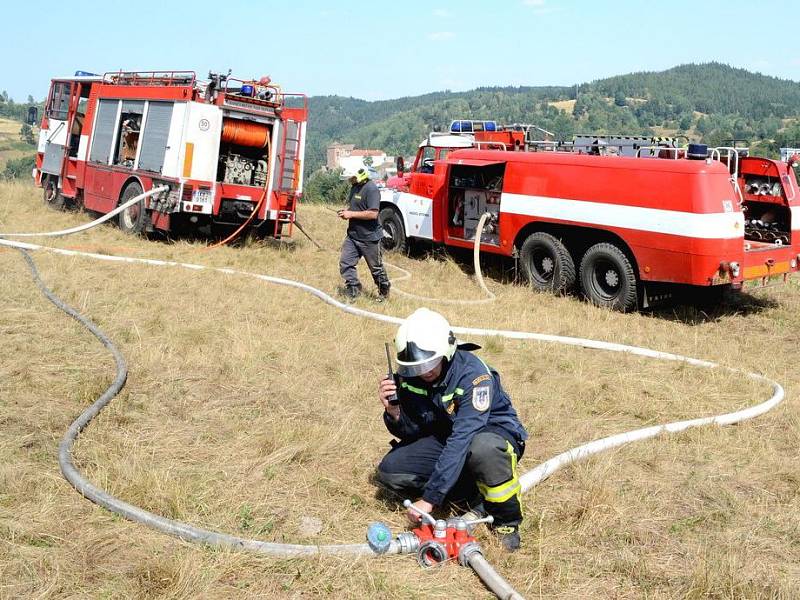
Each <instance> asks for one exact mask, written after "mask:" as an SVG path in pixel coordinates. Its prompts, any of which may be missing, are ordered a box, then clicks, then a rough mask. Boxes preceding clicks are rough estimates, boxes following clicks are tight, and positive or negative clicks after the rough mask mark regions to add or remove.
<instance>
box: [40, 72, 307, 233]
mask: <svg viewBox="0 0 800 600" xmlns="http://www.w3.org/2000/svg"><path fill="white" fill-rule="evenodd" d="M209 76H210V77H209V81H203V82H201V81H198V80H197V78H196V76H195V73H194V72H192V71H150V72H122V71H120V72H116V73H106V74H104V75H102V76H100V75H94V74H91V73H84V72H80V71H79V72H77V73H76V75H75V76H74V77H66V78H58V79H54V80H52V83H51V86H50V93H49V95H48V99H47V102H46V105H45V112H44V115H43V117H42V124H41V132H40V136H39V144H38V153H37V160H36V168H35V170H34V173H33V176H34V178H35V180H36V183H37V184H38V185H40V186H41V187H42V188H43V189H44V200H45V202H46V203H48V204H50V205H52V206H54V207H61V206H63V205H64V203H65V201H67V200H69V201H70V202H72V203H75V204H78V205H83V206H84V207H85V208H87V209H89V210H92V211H96V212H99V213H107V212H110V211H111V210H113V209H114V208H116V207H117V206H118V205H119V204H120V203H122V202H125V201H127V200H129V199H132V198H134V197H135V196H137V195H139V194H141V193H142V192H145V191H148V190H150V189H152V188H154V187H156V186H159V185H166V186H168V188H169V190H168V192H165V193H162V194H160V195H159V196H158V197H151V198H148V199H145V200H142V201H141V202H139V203H136V204H134V205H133V206H131V207H129V208H128V209H126V210H124V211H123V212H122V213H120V215H119V225H120V227H121V228H122V229H123V230H125V231H128V232H130V233H141V232H143V231H149V230H153V229H160V230H164V231H170V230H173V229H175V228H176V227H177V226H179V225H183V226H189V227H192V226H201V225H205V224H209V223H211V224H231V225H236V224H240V223H242V222H244V221H245V220H247V219H248V218H250V216H251V215H252V216H253V218H254V219H255V224H256V225H258V226H261V227H262V229H266V233H269V234H272V235H275V236H276V237H280V236H281V235H291V229H292V223H293V222H294V216H295V210H296V205H297V202H298V200H299V199H300V197H301V195H302V185H303V159H304V148H305V136H306V121H307V102H306V98H305V96H304V95H302V94H287V93H284V92H283V91H282V90H281V88H280V87H279V86H277V85H275V84H273V83H271V82H270V80H269V78H262V79H261V80H259V81H255V80H246V81H244V80H237V79H234V78H231V77H229V76H225V75H215V74H209Z"/></svg>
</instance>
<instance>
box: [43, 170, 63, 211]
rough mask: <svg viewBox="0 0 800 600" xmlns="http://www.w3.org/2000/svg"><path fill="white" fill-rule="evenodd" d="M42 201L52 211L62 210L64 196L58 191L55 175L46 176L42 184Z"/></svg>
mask: <svg viewBox="0 0 800 600" xmlns="http://www.w3.org/2000/svg"><path fill="white" fill-rule="evenodd" d="M42 189H43V190H44V191H43V193H42V200H43V201H44V203H45V205H46V206H48V207H50V208H52V209H54V210H62V209H63V208H64V196H62V195H61V192H60V191H58V177H56V176H55V175H47V176H46V177H45V178H44V181H43V182H42Z"/></svg>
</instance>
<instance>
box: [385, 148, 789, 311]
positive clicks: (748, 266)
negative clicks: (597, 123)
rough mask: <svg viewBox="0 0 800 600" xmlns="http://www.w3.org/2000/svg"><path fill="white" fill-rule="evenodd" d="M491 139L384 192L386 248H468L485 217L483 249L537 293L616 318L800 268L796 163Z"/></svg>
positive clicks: (419, 166) (426, 158)
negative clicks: (658, 302)
mask: <svg viewBox="0 0 800 600" xmlns="http://www.w3.org/2000/svg"><path fill="white" fill-rule="evenodd" d="M491 133H492V135H491V139H488V141H489V142H491V143H489V144H486V143H485V142H486V141H487V140H486V139H484V142H483V143H484V147H483V148H482V147H481V145H482V143H481V140H479V139H473V138H470V137H464V136H453V135H438V136H430V137H429V138H428V140H426V141H424V142H423V143H422V144H421V145H420V148H419V151H418V153H417V156H416V159H415V161H414V164H413V166H412V168H411V170H410V172H408V173H402V174H401V175H400V176H398V177H396V178H395V179H394V180H393V181H392V182H391V184H390V186H387V189H385V190H384V191H383V192H382V195H381V211H380V220H381V223H382V224H383V227H384V231H385V233H384V246H385V247H386V248H387V249H394V250H402V249H405V247H406V246H407V244H408V242H409V241H410V240H413V239H425V240H429V241H432V242H436V243H440V244H444V245H447V246H452V247H462V248H471V247H472V246H473V244H474V240H475V235H476V229H477V225H478V221H479V219H480V217H481V215H482V214H484V213H486V212H488V213H490V215H491V219H490V221H489V224H488V227H486V228H485V229H484V231H483V235H482V237H481V242H480V249H481V251H483V252H488V253H492V254H498V255H504V256H509V257H514V258H515V259H517V260H518V261H519V267H520V270H521V272H522V274H523V276H524V277H525V278H526V279H527V281H528V282H529V283H530V285H531V286H532V287H534V288H536V289H540V290H553V291H555V292H566V291H569V290H571V289H573V288H575V287H577V288H578V290H579V291H580V292H581V293H582V294H583V295H584V296H585V297H586V298H587V299H588V300H589V301H591V302H593V303H595V304H598V305H601V306H607V307H610V308H615V309H618V310H633V309H635V308H637V307H646V306H647V305H648V302H649V300H650V301H652V299H653V298H654V297H659V296H663V295H666V294H669V293H670V292H671V291H674V290H676V289H679V288H677V287H676V285H675V284H678V285H680V286H681V287H682V288H685V289H690V290H691V289H694V290H697V289H698V288H700V287H702V288H707V289H712V290H721V289H723V288H724V287H729V288H730V287H732V288H741V286H742V284H743V282H744V281H747V280H760V282H762V283H766V282H768V281H772V280H774V279H785V278H786V277H787V276H788V274H790V273H792V272H796V271H797V270H798V261H800V190H798V180H797V176H796V174H795V172H794V170H793V167H792V164H793V162H794V163H796V162H797V161H796V160H795V161H791V160H790V161H789V162H788V163H785V162H781V161H777V160H771V159H766V158H759V157H752V156H747V152H746V151H745V150H743V149H725V150H711V151H709V150H708V149H707V148H706V147H705V146H703V145H700V144H692V145H689V146H688V149H680V148H664V147H663V146H660V145H657V146H655V147H654V148H651V149H648V148H645V147H644V146H642V147H641V148H640V149H639V150H645V151H644V152H641V151H639V150H637V152H636V154H637V155H638V157H634V156H620V155H616V156H609V155H594V154H602V153H599V152H588V153H587V152H577V151H573V152H555V151H550V152H524V151H523V152H519V151H513V150H511V149H510V147H509V146H511V147H514V146H513V139H512V138H509V139H510V140H511V141H510V142H509V140H505V141H500V137H501V136H499V135H498V134H499V133H502V132H497V133H495V132H491ZM505 135H510V132H509V133H507V134H505ZM480 137H482V136H479V135H475V136H474V138H480ZM498 144H499V145H500V147H501V148H505V150H502V149H501V150H497V149H495V148H497V147H498ZM594 146H598V144H594ZM465 147H467V148H466V149H459V148H465ZM487 147H488V148H492V149H485V148H487ZM517 149H520V150H524V148H523V147H520V145H517ZM595 150H597V148H595ZM651 150H652V152H651ZM399 163H400V161H399ZM398 167H399V170H400V171H401V172H402V170H403V165H402V164H401V163H400V164H398ZM648 299H649V300H648Z"/></svg>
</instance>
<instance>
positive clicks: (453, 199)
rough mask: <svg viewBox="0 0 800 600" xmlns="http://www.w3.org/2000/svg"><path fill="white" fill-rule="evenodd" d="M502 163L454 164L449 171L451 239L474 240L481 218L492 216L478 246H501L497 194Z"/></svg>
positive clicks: (499, 188) (498, 199)
mask: <svg viewBox="0 0 800 600" xmlns="http://www.w3.org/2000/svg"><path fill="white" fill-rule="evenodd" d="M504 173H505V163H498V164H490V165H486V166H473V165H454V166H453V167H452V169H451V171H450V184H449V186H448V187H449V196H448V207H449V211H448V214H449V215H451V216H450V219H449V221H448V224H447V226H448V232H449V233H450V236H451V237H455V238H461V239H464V240H474V239H475V232H476V230H477V228H478V223H479V222H480V219H481V215H483V214H484V213H487V212H488V213H489V214H490V215H491V217H490V218H489V219H488V220H487V222H486V224H485V225H484V227H483V235H482V236H481V243H484V244H492V245H495V246H499V245H500V231H499V217H500V194H501V191H502V189H503V175H504Z"/></svg>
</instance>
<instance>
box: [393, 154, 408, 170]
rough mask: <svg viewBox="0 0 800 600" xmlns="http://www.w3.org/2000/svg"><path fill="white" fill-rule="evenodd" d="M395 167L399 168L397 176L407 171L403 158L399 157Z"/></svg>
mask: <svg viewBox="0 0 800 600" xmlns="http://www.w3.org/2000/svg"><path fill="white" fill-rule="evenodd" d="M395 165H396V166H397V174H398V175H402V174H403V172H404V171H405V169H406V161H404V160H403V157H402V156H398V157H397V160H396V161H395Z"/></svg>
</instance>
